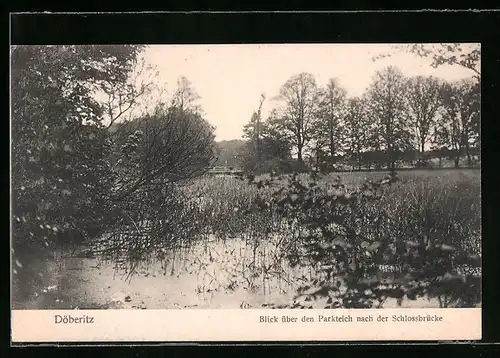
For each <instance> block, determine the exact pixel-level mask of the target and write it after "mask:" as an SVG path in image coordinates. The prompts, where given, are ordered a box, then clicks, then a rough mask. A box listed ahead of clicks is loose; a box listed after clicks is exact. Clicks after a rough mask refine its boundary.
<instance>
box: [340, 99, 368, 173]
mask: <svg viewBox="0 0 500 358" xmlns="http://www.w3.org/2000/svg"><path fill="white" fill-rule="evenodd" d="M345 124H346V127H345V130H346V134H347V136H346V138H347V141H346V149H347V153H348V155H349V156H350V157H351V158H352V159H353V160H354V162H355V163H356V164H357V166H358V170H361V167H362V164H363V161H364V160H363V153H364V152H366V151H368V150H369V149H370V147H369V146H370V135H371V133H370V127H371V123H370V118H369V116H368V113H367V103H366V101H365V99H363V98H356V97H355V98H350V99H349V100H348V105H347V115H346V118H345Z"/></svg>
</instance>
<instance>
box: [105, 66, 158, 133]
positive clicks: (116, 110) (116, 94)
mask: <svg viewBox="0 0 500 358" xmlns="http://www.w3.org/2000/svg"><path fill="white" fill-rule="evenodd" d="M158 74H159V73H158V71H157V70H155V69H154V68H153V66H151V65H147V64H146V61H145V59H144V58H141V59H140V61H137V64H136V65H135V66H134V69H133V70H132V71H131V73H130V76H129V77H128V79H127V81H126V82H123V83H118V84H117V83H116V81H114V80H113V79H111V81H102V82H101V83H100V84H99V90H100V92H102V95H103V97H104V100H103V101H102V105H103V111H104V112H103V116H104V118H105V122H106V124H107V127H108V128H110V127H112V126H113V124H114V123H115V122H116V121H118V120H120V119H121V120H123V119H125V116H127V115H128V116H127V118H126V119H128V120H130V119H131V118H132V116H133V115H134V114H135V113H134V109H136V108H138V107H140V106H141V102H142V101H144V100H146V98H147V97H148V96H149V95H151V94H152V93H153V91H154V90H155V89H158V88H157V85H156V82H157V77H158ZM143 109H144V108H143Z"/></svg>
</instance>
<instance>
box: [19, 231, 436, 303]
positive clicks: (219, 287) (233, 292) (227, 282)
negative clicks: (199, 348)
mask: <svg viewBox="0 0 500 358" xmlns="http://www.w3.org/2000/svg"><path fill="white" fill-rule="evenodd" d="M279 254H280V250H279V245H276V244H274V245H270V244H269V243H266V244H262V243H260V244H259V245H258V246H257V247H256V248H255V251H254V246H253V244H252V243H250V242H247V241H245V240H240V239H232V240H230V241H225V242H224V241H212V242H204V243H200V244H199V245H197V246H196V247H193V248H191V249H190V250H189V251H187V250H185V251H182V252H178V253H176V254H171V255H170V257H168V258H167V260H166V261H165V262H149V263H148V262H144V263H143V264H141V265H140V266H138V267H137V269H136V272H135V274H134V275H133V276H132V277H131V279H130V280H127V279H126V278H127V277H126V276H127V274H126V273H125V272H123V271H120V270H117V269H116V268H115V266H114V264H113V263H111V262H104V261H100V260H98V259H96V258H82V257H58V258H57V259H53V260H43V261H42V260H40V262H32V263H31V264H30V265H31V267H36V271H37V272H38V274H39V276H40V277H41V284H40V285H39V287H38V288H37V289H36V290H35V292H34V293H33V295H31V297H29V298H25V299H17V300H16V299H15V300H14V303H13V304H14V308H24V309H74V308H80V309H90V308H131V309H188V308H210V309H217V308H262V307H263V305H268V304H274V305H280V304H289V303H291V302H293V300H294V296H295V294H296V292H297V291H296V290H297V288H298V287H299V286H301V285H302V284H303V283H304V281H307V280H308V279H310V278H314V277H315V275H314V272H313V271H312V270H311V269H304V268H291V267H289V266H287V265H286V263H285V260H279V261H280V264H279V265H276V266H275V267H273V268H271V269H269V270H268V275H263V274H262V271H261V270H260V269H259V267H262V266H269V264H270V263H271V262H273V260H274V261H276V260H275V259H276V257H279ZM324 305H325V303H324V301H319V302H317V308H323V307H324ZM395 307H397V302H396V300H395V299H388V300H387V301H386V302H385V304H384V308H395ZM402 307H408V308H410V307H411V308H431V307H439V303H438V302H437V300H427V299H425V298H422V299H418V300H416V301H410V300H404V301H403V304H402ZM315 308H316V307H315Z"/></svg>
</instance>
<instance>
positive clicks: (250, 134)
mask: <svg viewBox="0 0 500 358" xmlns="http://www.w3.org/2000/svg"><path fill="white" fill-rule="evenodd" d="M265 99H266V96H265V95H264V94H261V96H260V103H259V109H258V110H257V112H254V113H253V114H252V118H251V119H250V122H249V123H247V124H246V125H245V126H244V127H243V133H244V135H243V136H244V137H245V138H248V139H249V140H250V141H251V143H252V148H253V152H254V153H255V160H256V161H257V162H260V161H261V159H262V143H261V142H262V135H263V131H264V128H263V124H262V114H261V111H262V105H263V103H264V100H265Z"/></svg>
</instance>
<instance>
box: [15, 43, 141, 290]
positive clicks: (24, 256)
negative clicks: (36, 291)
mask: <svg viewBox="0 0 500 358" xmlns="http://www.w3.org/2000/svg"><path fill="white" fill-rule="evenodd" d="M141 50H142V46H94V45H92V46H69V45H63V46H14V47H12V48H11V89H12V91H11V99H12V102H11V103H12V104H11V106H12V107H11V110H12V112H11V115H12V127H11V136H12V213H13V219H14V220H13V226H12V235H13V249H14V252H15V255H16V261H15V262H16V264H17V266H16V270H17V271H15V272H17V273H18V274H19V280H20V282H22V283H23V285H26V287H27V288H28V290H30V289H31V288H32V287H31V286H33V285H34V281H33V277H32V276H30V275H34V272H32V271H30V268H29V265H28V260H29V257H30V255H37V256H38V257H40V256H43V255H44V253H47V252H48V251H49V250H48V249H54V248H56V247H61V246H69V245H74V244H78V243H81V242H83V241H86V240H89V239H91V238H93V237H96V236H98V235H99V234H100V233H101V232H102V230H104V228H105V223H106V222H107V221H108V213H109V212H110V210H111V209H110V207H109V201H108V200H107V198H108V197H109V193H110V190H111V187H112V186H113V180H114V177H113V174H112V171H111V168H110V165H109V162H108V160H107V158H108V155H109V151H110V142H109V138H108V135H107V131H105V130H104V126H103V124H102V121H103V110H102V109H103V108H102V106H101V105H100V104H99V103H98V102H97V101H96V100H95V98H94V93H95V91H96V90H97V89H98V88H99V87H100V86H101V85H102V84H103V83H105V82H106V83H115V84H116V86H121V85H122V84H123V83H125V82H126V80H127V78H128V74H129V73H130V71H131V70H132V68H133V67H134V64H135V59H136V57H137V55H138V54H139V53H140V51H141Z"/></svg>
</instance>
